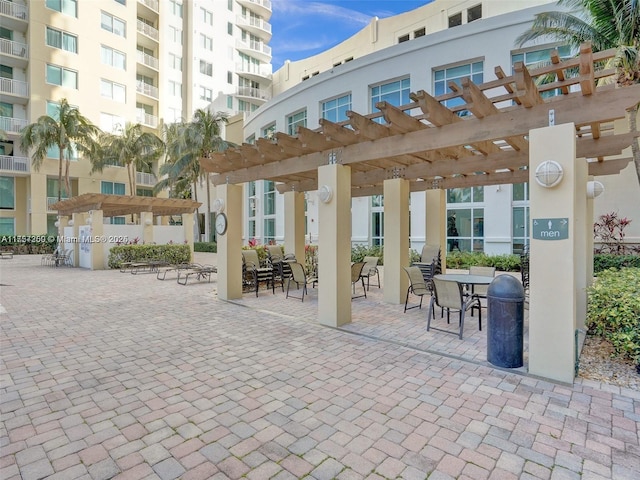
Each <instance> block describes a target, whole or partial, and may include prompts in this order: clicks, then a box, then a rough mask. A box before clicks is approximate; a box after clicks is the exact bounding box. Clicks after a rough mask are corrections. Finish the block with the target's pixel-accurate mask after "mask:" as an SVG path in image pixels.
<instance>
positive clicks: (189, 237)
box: [182, 213, 195, 262]
mask: <svg viewBox="0 0 640 480" xmlns="http://www.w3.org/2000/svg"><path fill="white" fill-rule="evenodd" d="M193 220H194V216H193V213H183V214H182V228H183V230H184V239H185V240H186V242H187V245H189V261H190V262H193V239H194V238H195V237H194V235H195V232H194V231H193Z"/></svg>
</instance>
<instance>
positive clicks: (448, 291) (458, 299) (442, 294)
mask: <svg viewBox="0 0 640 480" xmlns="http://www.w3.org/2000/svg"><path fill="white" fill-rule="evenodd" d="M432 282H433V295H432V296H431V302H430V304H429V313H427V331H429V330H430V329H433V330H438V331H440V332H445V333H453V334H455V333H456V332H454V331H451V330H447V329H444V328H436V327H432V326H431V319H432V317H435V313H434V312H435V306H436V305H437V306H439V307H440V308H446V309H447V323H449V313H450V311H451V310H458V311H459V312H460V320H459V332H458V338H459V339H460V340H462V334H463V332H464V317H465V315H466V313H467V310H469V309H470V308H472V306H473V305H477V308H478V311H479V314H478V326H479V329H480V330H482V310H481V309H480V299H479V298H477V297H465V295H464V292H463V290H462V284H460V283H458V282H452V281H449V280H438V279H437V278H434V279H433V280H432Z"/></svg>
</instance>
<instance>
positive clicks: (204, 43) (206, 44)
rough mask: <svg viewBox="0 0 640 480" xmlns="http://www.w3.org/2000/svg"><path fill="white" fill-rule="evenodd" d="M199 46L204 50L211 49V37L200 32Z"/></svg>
mask: <svg viewBox="0 0 640 480" xmlns="http://www.w3.org/2000/svg"><path fill="white" fill-rule="evenodd" d="M200 46H201V47H202V48H204V49H205V50H210V51H212V50H213V38H211V37H207V36H206V35H204V34H202V33H201V34H200Z"/></svg>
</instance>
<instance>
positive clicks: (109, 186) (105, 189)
mask: <svg viewBox="0 0 640 480" xmlns="http://www.w3.org/2000/svg"><path fill="white" fill-rule="evenodd" d="M124 192H125V186H124V183H118V182H105V181H104V180H103V181H102V182H101V183H100V193H104V194H106V195H124V194H125V193H124Z"/></svg>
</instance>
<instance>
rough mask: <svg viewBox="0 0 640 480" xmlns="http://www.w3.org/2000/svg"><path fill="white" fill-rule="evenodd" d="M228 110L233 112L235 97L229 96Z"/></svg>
mask: <svg viewBox="0 0 640 480" xmlns="http://www.w3.org/2000/svg"><path fill="white" fill-rule="evenodd" d="M227 108H228V109H230V110H233V96H232V95H227Z"/></svg>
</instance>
